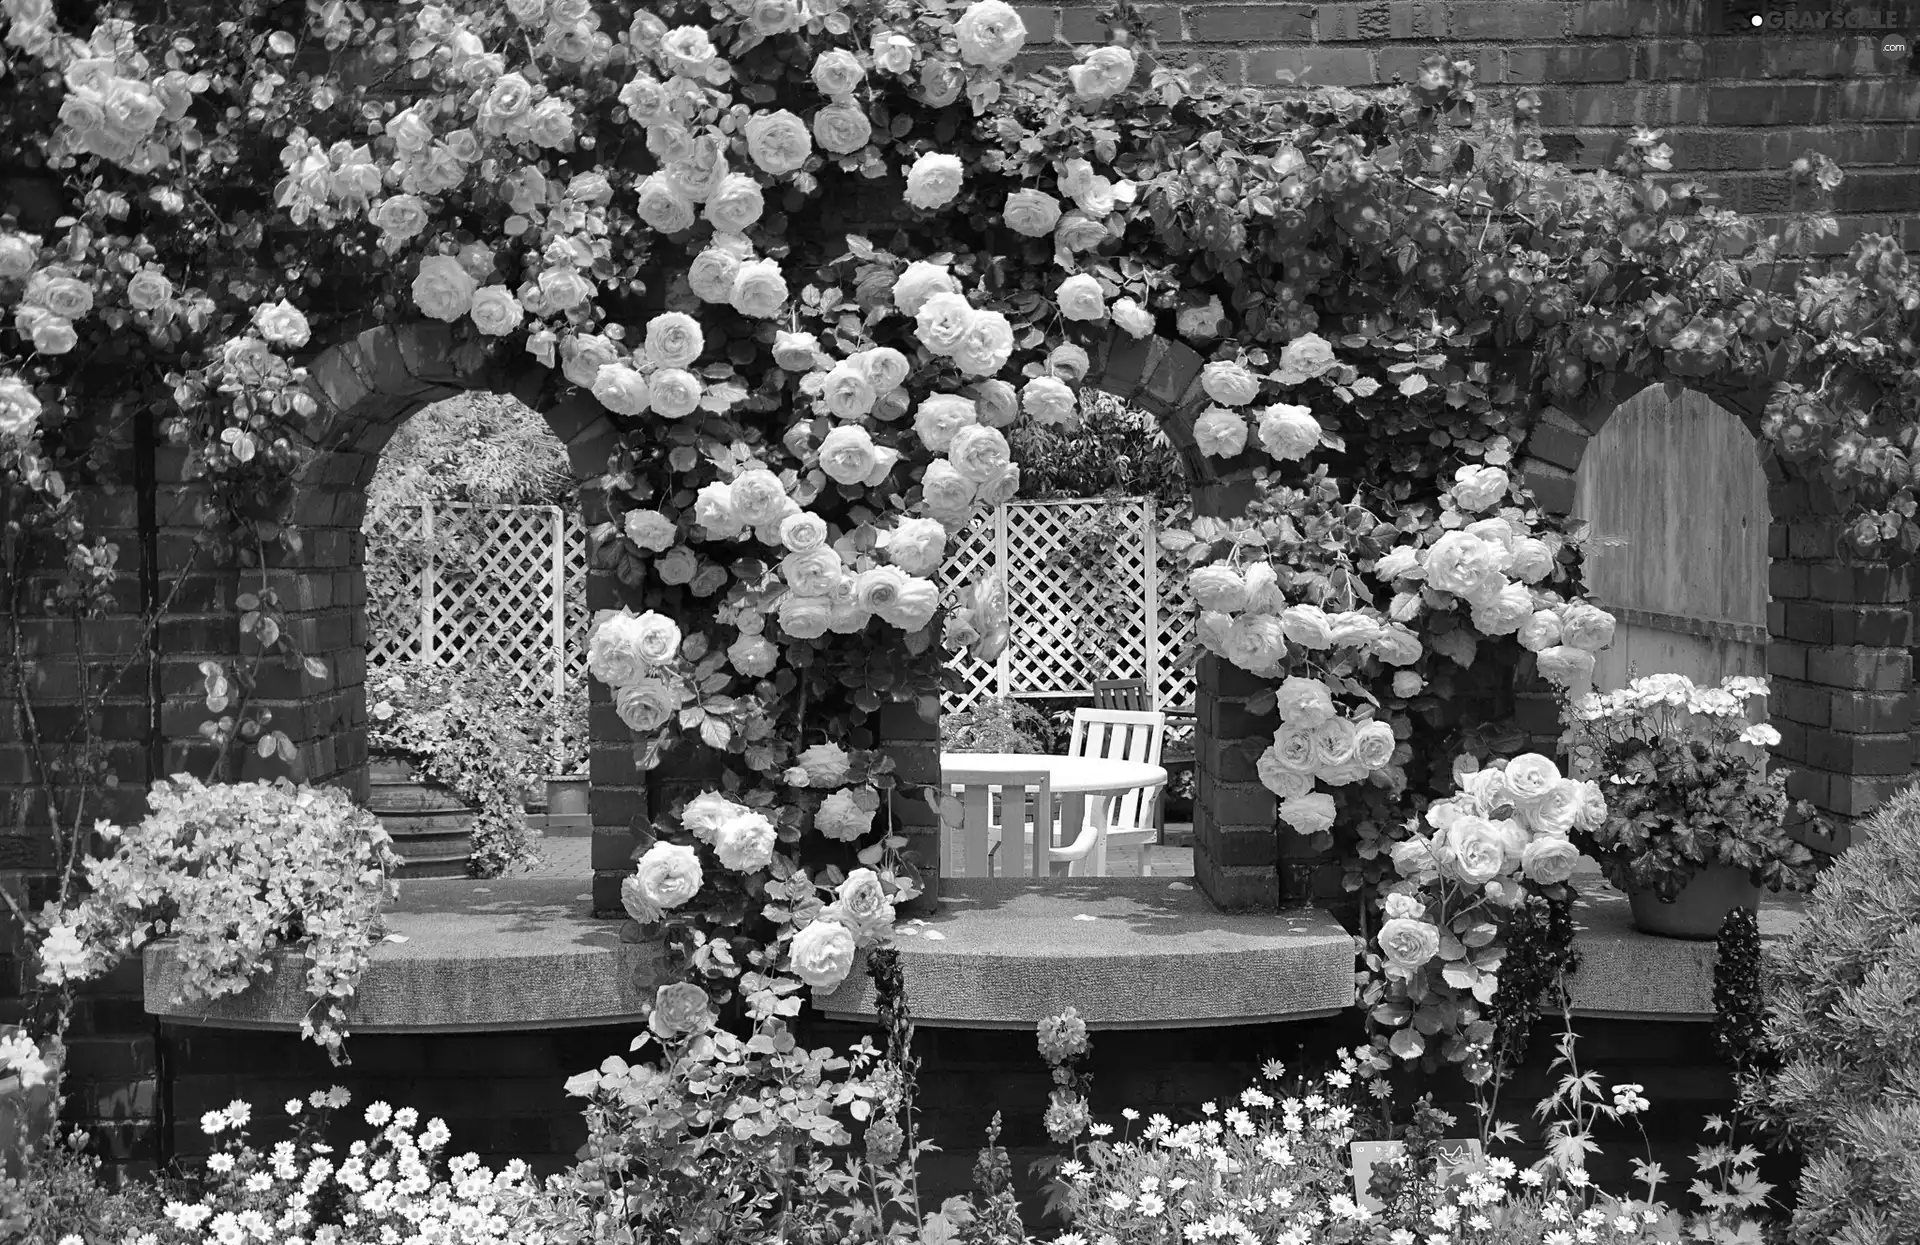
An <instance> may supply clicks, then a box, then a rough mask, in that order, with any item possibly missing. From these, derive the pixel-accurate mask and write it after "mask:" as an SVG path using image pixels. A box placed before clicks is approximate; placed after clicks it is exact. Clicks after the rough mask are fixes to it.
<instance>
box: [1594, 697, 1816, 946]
mask: <svg viewBox="0 0 1920 1245" xmlns="http://www.w3.org/2000/svg"><path fill="white" fill-rule="evenodd" d="M1766 695H1767V683H1766V680H1764V679H1756V678H1749V677H1745V676H1733V677H1729V678H1727V679H1724V680H1722V681H1721V682H1720V684H1719V685H1718V686H1715V687H1698V686H1695V684H1694V682H1693V681H1692V680H1691V679H1689V678H1687V677H1686V676H1685V675H1680V674H1654V675H1648V676H1646V677H1645V678H1639V679H1635V680H1634V681H1633V682H1632V683H1630V684H1628V685H1627V686H1626V687H1624V688H1622V689H1620V690H1619V691H1615V692H1607V693H1604V694H1602V693H1588V694H1587V695H1586V696H1585V697H1583V698H1581V699H1580V700H1579V701H1578V702H1577V703H1575V704H1574V705H1573V706H1572V707H1571V708H1570V710H1569V712H1568V715H1567V721H1568V726H1567V730H1566V733H1565V735H1564V737H1563V739H1562V743H1563V744H1564V746H1565V747H1566V749H1567V753H1568V756H1569V758H1570V761H1571V764H1572V767H1573V769H1574V770H1575V772H1577V773H1580V774H1585V775H1590V776H1592V777H1594V778H1596V779H1597V780H1598V782H1599V784H1600V789H1601V792H1602V794H1603V795H1604V796H1605V797H1606V802H1607V813H1606V816H1605V817H1604V818H1600V819H1596V822H1595V823H1594V824H1593V825H1591V827H1582V828H1579V829H1577V830H1576V831H1575V834H1576V842H1578V843H1579V845H1580V847H1581V849H1582V850H1583V851H1585V852H1586V853H1587V854H1588V855H1589V856H1591V857H1593V858H1594V859H1595V860H1596V861H1598V862H1599V863H1600V866H1601V868H1602V869H1603V870H1604V871H1605V872H1606V875H1607V880H1608V881H1610V882H1612V883H1613V884H1614V886H1616V887H1618V888H1619V889H1620V890H1622V891H1625V892H1626V893H1627V896H1628V898H1629V900H1630V901H1631V903H1632V909H1633V921H1634V924H1635V925H1636V926H1637V927H1638V928H1640V929H1641V930H1644V931H1645V932H1647V933H1650V934H1661V935H1664V936H1666V937H1669V938H1694V939H1711V938H1713V937H1714V936H1715V935H1716V934H1717V933H1718V931H1719V929H1720V923H1721V921H1723V920H1724V919H1725V918H1726V915H1727V912H1728V911H1729V910H1730V909H1732V908H1736V907H1746V908H1752V907H1754V906H1756V905H1757V903H1758V902H1759V898H1760V887H1761V886H1763V885H1764V886H1766V887H1767V888H1768V889H1769V890H1774V891H1778V890H1781V889H1782V888H1785V889H1789V890H1806V889H1808V888H1809V887H1811V886H1812V884H1813V878H1814V872H1815V871H1814V866H1813V853H1812V852H1811V851H1809V850H1808V849H1807V848H1806V847H1805V846H1804V845H1803V844H1800V843H1798V842H1795V841H1794V840H1793V839H1792V838H1791V837H1789V836H1788V834H1787V831H1786V825H1787V822H1788V819H1789V817H1790V816H1793V817H1794V818H1795V819H1796V820H1797V819H1800V818H1807V819H1812V818H1814V817H1815V816H1816V814H1815V813H1814V811H1813V808H1812V806H1811V805H1809V804H1807V803H1806V802H1805V801H1804V800H1790V799H1788V798H1787V794H1786V786H1785V784H1786V776H1785V774H1784V772H1783V771H1781V770H1779V769H1775V770H1774V771H1773V773H1771V774H1768V773H1766V771H1765V759H1764V753H1762V751H1761V749H1763V748H1766V747H1768V746H1770V745H1772V744H1776V743H1778V742H1780V733H1779V732H1778V731H1776V730H1774V729H1773V727H1771V726H1768V725H1766V724H1765V723H1755V722H1753V721H1751V720H1749V718H1748V716H1747V705H1748V703H1749V702H1751V701H1754V700H1764V699H1765V697H1766Z"/></svg>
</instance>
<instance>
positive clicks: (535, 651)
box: [367, 502, 586, 704]
mask: <svg viewBox="0 0 1920 1245" xmlns="http://www.w3.org/2000/svg"><path fill="white" fill-rule="evenodd" d="M388 524H392V525H394V526H391V527H388V526H386V525H388ZM570 528H571V529H572V530H571V531H570V530H569V529H570ZM382 532H384V533H387V534H391V535H393V536H396V537H399V538H401V539H402V540H405V539H407V538H413V539H415V540H418V541H422V542H425V544H424V546H414V547H415V548H421V547H424V548H427V549H430V550H431V551H432V555H433V556H432V557H431V559H430V560H428V561H427V562H426V564H425V565H423V566H421V567H420V568H419V569H418V570H413V569H412V568H410V567H404V566H402V567H383V566H381V565H380V564H379V563H378V562H377V561H370V562H369V565H368V568H367V577H368V598H369V606H370V608H369V614H370V619H369V623H370V625H369V627H368V633H369V634H368V652H367V660H368V664H369V666H370V667H371V668H374V669H378V668H379V667H380V666H382V665H385V664H387V663H389V662H392V661H408V660H413V661H431V662H434V663H436V664H440V665H452V664H455V663H471V662H476V661H480V660H486V659H492V660H497V661H500V662H503V663H505V664H506V665H508V666H510V667H511V668H512V669H513V670H514V672H515V674H516V676H517V677H518V679H519V681H520V685H521V690H522V691H523V692H524V693H525V694H526V695H527V696H528V698H529V699H531V700H533V701H535V702H537V703H540V704H545V703H546V702H547V701H548V700H549V699H551V698H552V697H553V696H554V695H555V692H556V687H555V677H554V676H555V669H556V665H558V664H565V665H567V666H572V665H574V664H576V663H578V664H581V665H584V662H585V647H586V646H585V644H584V642H575V643H570V642H569V640H570V637H571V636H579V635H581V634H582V633H583V632H584V630H585V626H586V619H585V618H584V617H582V618H579V619H578V620H577V622H576V621H575V620H572V619H569V618H568V617H567V608H566V602H567V597H568V592H567V588H568V584H569V582H570V580H575V579H577V580H578V581H579V582H584V575H585V566H586V555H585V549H584V545H585V538H584V533H583V532H580V531H579V525H578V523H577V522H573V523H569V517H568V516H567V515H566V514H565V513H564V512H563V511H562V510H560V508H559V507H556V506H473V505H466V504H463V503H458V502H444V503H435V504H434V505H433V506H432V508H431V511H430V512H427V513H423V512H422V510H421V508H419V507H405V508H396V509H395V510H394V511H391V512H388V513H386V514H383V515H381V516H378V517H375V516H369V535H370V536H372V535H374V534H377V533H382ZM570 536H571V537H573V538H574V539H571V540H570V539H569V537H570ZM369 543H370V547H371V548H378V547H379V546H374V545H373V544H372V542H371V541H370V542H369ZM403 547H404V546H403ZM574 595H575V596H576V598H578V597H579V595H580V594H578V593H575V594H574ZM576 612H580V613H584V611H583V610H577V611H576ZM570 624H572V625H570Z"/></svg>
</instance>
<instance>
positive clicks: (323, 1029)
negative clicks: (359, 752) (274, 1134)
mask: <svg viewBox="0 0 1920 1245" xmlns="http://www.w3.org/2000/svg"><path fill="white" fill-rule="evenodd" d="M147 803H148V806H149V807H150V808H151V810H152V811H151V812H150V813H149V814H148V815H147V817H146V819H145V820H143V821H142V822H141V823H140V824H139V825H137V826H133V827H130V828H122V827H119V826H115V825H111V824H109V823H106V822H102V823H100V824H99V826H98V827H97V828H96V833H98V834H99V835H100V836H101V837H102V838H103V839H105V840H106V841H107V842H109V843H111V844H112V845H113V853H112V855H110V856H107V857H105V858H102V859H92V860H89V861H87V863H86V888H87V893H86V895H85V897H84V898H82V899H81V900H80V901H79V902H78V903H77V904H74V905H72V906H70V907H67V908H64V909H62V908H59V907H57V906H55V905H51V904H50V905H48V906H47V908H46V909H45V910H44V911H43V912H42V914H41V919H40V929H39V930H38V931H37V932H38V934H39V938H38V944H37V947H36V953H37V956H38V959H39V966H40V967H39V980H40V981H41V982H42V983H44V984H46V985H49V986H52V987H55V988H57V989H58V988H65V987H68V986H71V985H73V984H76V983H79V982H84V981H89V980H91V979H93V978H96V977H98V976H100V975H101V974H103V973H105V972H107V971H108V970H110V969H112V968H113V967H114V966H115V965H117V964H119V963H120V962H121V960H123V959H125V958H126V957H127V956H129V955H133V954H136V953H137V952H138V951H139V950H140V949H141V948H142V947H143V946H145V945H146V944H147V943H148V942H150V941H151V940H153V939H155V938H161V937H170V938H172V939H173V942H174V955H175V958H176V959H177V961H178V964H179V968H180V973H181V989H182V991H183V992H184V993H186V994H187V995H189V996H191V997H194V998H202V999H214V998H219V997H221V996H222V995H228V994H237V993H239V992H240V991H242V990H244V989H246V988H247V986H248V985H250V984H251V983H252V982H253V980H254V979H255V978H256V977H257V976H258V975H259V974H260V973H261V972H263V971H271V970H272V967H273V957H274V953H275V952H276V951H278V950H280V949H281V948H288V949H298V950H299V952H300V953H301V955H302V957H303V958H304V960H305V971H306V986H307V993H308V995H309V996H310V997H311V998H312V999H313V1007H312V1008H311V1009H310V1010H309V1011H308V1012H307V1014H306V1015H305V1016H303V1017H302V1018H301V1021H300V1032H301V1035H302V1036H303V1037H306V1038H309V1039H311V1040H313V1041H315V1042H318V1043H320V1044H321V1045H323V1046H325V1047H326V1048H327V1053H328V1054H329V1055H330V1056H331V1057H332V1058H333V1059H334V1060H335V1061H336V1062H341V1061H344V1058H345V1054H344V1049H343V1048H344V1042H345V1039H346V1028H345V1025H346V1013H345V1011H344V1003H345V1001H346V1000H347V999H349V998H351V997H352V995H353V990H354V986H355V984H356V983H357V982H358V980H359V978H360V975H361V973H362V972H364V971H365V970H366V967H367V963H368V961H369V959H370V957H371V954H372V950H373V947H374V945H375V944H376V943H377V942H378V941H379V939H380V937H381V936H382V932H383V931H382V927H381V920H380V910H381V908H382V907H383V906H384V905H385V904H386V902H387V901H388V900H389V899H391V898H393V897H394V896H395V895H396V894H398V887H397V885H396V884H395V883H394V882H393V881H392V880H391V875H392V874H393V873H394V872H395V871H396V870H397V869H398V867H399V858H398V857H397V856H395V855H394V852H393V848H392V846H391V840H390V839H389V838H388V836H387V832H386V831H385V830H384V829H383V828H381V825H380V822H379V821H378V820H377V819H376V818H375V817H374V816H373V815H372V814H371V813H368V812H366V811H365V810H364V809H360V808H357V807H355V806H354V804H353V801H352V799H351V798H350V797H349V796H348V794H347V793H346V792H345V791H343V790H341V789H339V788H335V787H323V788H314V787H295V786H294V785H293V784H291V783H288V782H285V781H281V782H275V783H267V782H252V783H235V784H215V785H211V786H209V785H206V784H203V783H201V782H199V781H198V780H196V779H194V778H192V777H190V776H187V775H176V776H175V777H173V778H171V779H166V780H162V781H160V782H157V783H155V784H154V785H153V788H152V790H151V791H150V792H148V795H147Z"/></svg>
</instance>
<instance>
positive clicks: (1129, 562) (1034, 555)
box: [365, 498, 1193, 710]
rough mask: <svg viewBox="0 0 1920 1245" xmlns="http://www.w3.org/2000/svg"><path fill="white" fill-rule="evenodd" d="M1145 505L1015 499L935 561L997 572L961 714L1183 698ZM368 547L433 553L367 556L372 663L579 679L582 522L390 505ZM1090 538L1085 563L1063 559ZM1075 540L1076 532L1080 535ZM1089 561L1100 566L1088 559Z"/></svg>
mask: <svg viewBox="0 0 1920 1245" xmlns="http://www.w3.org/2000/svg"><path fill="white" fill-rule="evenodd" d="M1158 523H1159V515H1158V513H1157V511H1156V508H1155V507H1154V504H1153V502H1152V501H1151V500H1148V499H1143V498H1119V499H1114V500H1101V501H1066V502H1013V503H1011V504H1009V505H1006V506H1002V507H1001V508H1000V509H999V510H997V511H995V512H994V513H992V514H990V515H987V516H984V517H983V518H981V519H980V520H978V521H977V522H976V523H975V524H974V526H973V527H972V528H971V529H970V530H969V531H967V532H966V533H965V534H963V535H962V536H961V537H960V538H959V539H958V540H956V541H954V542H953V544H952V547H951V548H950V549H949V551H948V557H947V562H946V565H945V567H944V568H943V569H942V572H941V574H942V586H943V588H944V589H945V591H946V592H947V594H948V597H949V599H951V598H952V597H953V596H954V594H956V593H958V591H959V590H960V589H961V588H962V587H964V586H965V585H967V584H969V583H971V582H973V581H974V580H976V579H978V578H979V577H980V576H981V575H983V574H985V573H987V572H988V571H990V570H992V569H993V568H995V567H1000V568H1003V569H1004V570H1005V571H1006V576H1005V578H1006V582H1007V609H1008V621H1009V625H1010V628H1011V631H1012V640H1011V642H1010V643H1009V644H1008V645H1007V649H1006V652H1005V653H1003V654H1002V655H1001V657H1000V659H999V660H998V661H997V662H995V663H993V664H991V665H988V664H985V663H982V662H978V661H975V660H973V659H972V658H971V657H969V656H967V655H966V654H965V653H960V654H956V655H955V656H954V658H953V661H952V668H953V669H954V670H955V671H956V672H957V673H958V674H959V675H960V678H961V682H962V689H961V690H960V691H958V692H957V693H956V694H955V695H954V696H952V697H951V698H950V699H949V703H948V705H947V708H948V709H949V710H956V709H961V708H965V707H966V706H968V705H971V704H973V703H974V702H975V701H977V700H979V699H980V698H981V697H983V696H1033V697H1038V696H1085V695H1090V694H1091V693H1092V690H1093V684H1094V682H1095V681H1096V680H1099V679H1146V680H1147V681H1148V684H1149V685H1150V686H1152V687H1154V688H1155V689H1157V691H1158V696H1159V703H1161V704H1175V705H1178V704H1188V703H1190V702H1191V701H1192V699H1193V672H1192V671H1191V670H1188V669H1184V668H1181V667H1179V666H1178V665H1177V664H1176V663H1177V661H1178V659H1179V657H1180V654H1181V653H1182V652H1183V651H1184V650H1185V649H1186V647H1187V645H1188V644H1189V643H1190V642H1191V640H1192V637H1193V611H1192V606H1191V603H1190V602H1189V601H1188V600H1187V598H1186V593H1185V584H1184V577H1183V576H1181V575H1179V574H1177V573H1175V568H1174V566H1173V565H1172V564H1171V563H1170V562H1169V561H1168V560H1167V559H1166V558H1165V555H1164V554H1162V552H1161V550H1160V547H1159V542H1158V541H1157V540H1156V539H1155V532H1156V531H1157V530H1158ZM365 530H366V533H367V536H368V548H369V550H370V551H372V552H371V554H370V556H371V557H373V558H376V559H377V557H378V553H377V551H378V550H381V549H393V548H396V547H398V548H414V549H432V550H434V551H435V552H436V555H437V556H434V557H432V558H431V559H416V560H415V561H416V562H417V563H418V564H417V565H414V564H409V565H401V564H398V563H381V562H379V561H377V560H370V561H369V563H368V567H367V570H368V584H369V607H370V609H369V612H370V614H371V616H372V618H371V625H370V626H369V628H368V640H367V663H368V666H369V667H370V668H371V669H373V670H378V669H380V668H381V667H383V666H386V665H390V664H393V663H396V662H408V661H434V662H440V663H452V662H460V661H472V660H476V659H479V658H484V657H488V656H491V657H496V658H499V659H502V660H504V661H506V662H508V663H510V664H511V665H512V667H513V668H514V670H515V671H517V672H518V674H519V677H520V681H521V686H522V688H523V689H524V690H525V691H526V693H527V695H528V696H529V697H530V698H532V699H534V700H536V701H537V702H539V703H541V704H545V703H546V702H547V701H548V699H549V698H550V697H552V696H554V695H556V694H559V693H560V692H561V690H562V687H563V685H564V682H565V680H566V679H567V678H568V677H571V678H572V679H573V680H574V681H575V685H576V686H579V685H580V684H579V680H582V679H584V678H585V676H586V661H587V628H588V624H589V622H590V618H589V616H588V614H587V610H586V607H585V593H584V591H583V588H584V585H585V582H586V574H587V541H586V531H585V529H584V527H583V526H582V524H581V522H580V517H579V516H578V515H577V514H573V513H570V512H569V511H566V510H563V509H561V508H560V507H557V506H474V505H466V504H462V503H455V502H442V503H436V504H435V505H433V506H432V507H431V508H428V509H424V510H423V509H422V508H421V507H418V506H398V507H390V508H385V509H383V510H381V511H379V512H377V513H371V514H369V516H368V519H367V524H366V529H365ZM1088 531H1093V532H1096V533H1097V534H1098V541H1097V554H1098V557H1097V559H1095V560H1094V561H1093V562H1090V561H1089V559H1087V558H1085V557H1075V556H1063V551H1066V552H1067V553H1068V554H1070V551H1071V547H1072V546H1073V545H1074V544H1075V542H1076V540H1077V539H1081V538H1083V537H1084V534H1085V533H1087V532H1088ZM1082 543H1084V540H1082ZM1096 562H1097V565H1096V564H1095V563H1096Z"/></svg>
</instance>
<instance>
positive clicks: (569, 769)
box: [542, 679, 591, 818]
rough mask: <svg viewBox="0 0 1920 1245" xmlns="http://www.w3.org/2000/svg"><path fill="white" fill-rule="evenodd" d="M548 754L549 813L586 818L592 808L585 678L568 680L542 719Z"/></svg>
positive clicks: (547, 809)
mask: <svg viewBox="0 0 1920 1245" xmlns="http://www.w3.org/2000/svg"><path fill="white" fill-rule="evenodd" d="M542 726H543V728H544V755H545V756H546V757H547V758H548V759H549V761H550V763H551V764H552V766H553V770H552V772H551V773H549V774H548V775H547V776H546V808H545V812H546V815H547V816H548V817H550V818H552V817H585V816H588V815H589V813H590V812H591V810H590V809H589V807H588V803H587V796H588V792H589V790H590V787H591V781H590V779H589V778H588V773H587V767H588V762H589V760H590V754H589V752H588V737H587V688H586V682H585V680H583V679H569V680H567V688H566V693H565V695H563V696H559V697H556V698H555V699H554V700H553V701H552V702H551V703H550V704H549V706H548V708H547V711H546V714H545V715H544V717H543V719H542Z"/></svg>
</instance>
